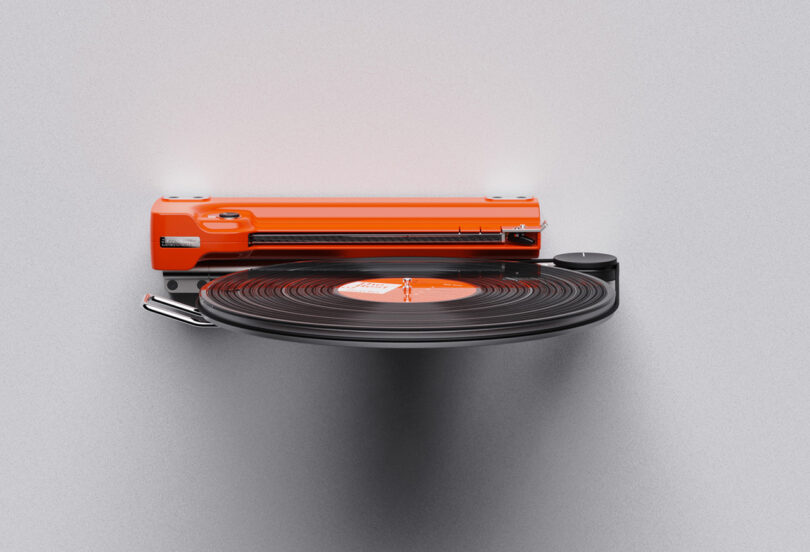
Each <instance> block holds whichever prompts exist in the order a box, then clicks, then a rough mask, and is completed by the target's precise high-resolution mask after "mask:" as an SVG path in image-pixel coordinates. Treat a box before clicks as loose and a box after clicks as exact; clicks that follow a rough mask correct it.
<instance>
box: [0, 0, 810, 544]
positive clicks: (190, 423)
mask: <svg viewBox="0 0 810 552" xmlns="http://www.w3.org/2000/svg"><path fill="white" fill-rule="evenodd" d="M228 4H229V3H222V4H219V5H216V4H210V3H199V4H190V3H188V4H187V5H184V6H181V5H179V4H177V5H172V6H166V5H164V3H162V2H155V3H148V4H147V3H135V4H124V3H120V4H116V3H90V2H87V3H83V5H82V6H80V7H68V5H67V4H65V3H58V2H57V3H50V5H46V4H44V3H43V4H41V5H36V4H33V3H30V2H20V3H17V2H3V3H2V7H1V8H0V9H1V10H2V11H1V12H0V21H1V22H2V23H1V25H2V27H1V31H0V116H2V121H0V140H2V143H1V144H0V156H2V159H1V162H0V178H2V196H0V197H1V198H2V216H3V224H2V241H1V242H0V247H2V264H0V271H2V276H1V278H2V283H3V295H2V309H3V316H2V318H0V339H1V340H2V359H1V360H0V363H1V365H2V366H0V549H2V550H71V551H72V550H138V551H141V550H189V551H192V550H193V551H200V550H239V551H241V550H274V551H276V550H278V551H297V550H338V551H342V550H346V551H349V550H351V551H357V550H373V551H379V550H386V551H387V550H392V551H398V550H428V551H432V550H442V551H453V550H465V551H471V550H476V551H478V550H503V551H511V550H514V551H518V550H520V551H524V550H600V551H601V550H622V551H625V550H780V551H781V550H807V549H808V548H810V523H809V522H808V520H809V519H810V507H808V500H809V499H808V496H810V474H809V473H808V472H809V471H810V442H809V435H808V422H810V400H809V399H808V392H810V374H808V360H807V359H808V353H810V347H808V339H807V335H806V334H807V329H808V322H809V320H808V312H810V304H808V291H807V289H808V288H807V283H806V274H807V269H808V268H810V263H809V262H808V258H809V257H808V247H807V246H808V237H807V235H808V225H807V219H808V217H807V206H808V204H810V194H809V193H808V174H810V171H809V170H808V169H810V162H809V161H808V154H807V152H808V147H810V139H809V138H808V129H809V128H810V107H809V102H808V86H810V76H808V59H810V45H809V42H808V39H807V29H808V28H810V12H809V11H808V4H807V3H806V2H795V3H789V2H770V3H753V2H749V3H745V2H714V3H691V5H686V3H678V2H673V3H667V2H664V3H648V2H581V3H575V4H574V3H572V4H568V3H562V2H559V3H534V2H526V3H492V4H484V3H467V2H464V3H451V2H445V3H441V4H440V5H432V4H428V3H421V2H398V3H394V2H385V3H383V2H344V3H323V4H322V5H320V4H310V3H299V2H287V3H275V4H267V5H264V4H256V5H253V6H243V7H234V6H230V5H228ZM189 190H199V191H203V192H208V193H213V194H220V195H223V194H234V195H239V194H245V195H266V196H272V195H304V196H306V195H312V196H318V195H328V196H339V195H427V196H433V195H462V194H466V195H483V194H486V193H493V192H495V191H499V192H529V193H533V194H536V195H537V196H538V197H539V199H540V201H541V205H542V208H543V212H544V216H545V217H546V218H547V219H548V221H549V222H550V225H551V226H550V228H549V230H548V232H547V233H546V239H545V247H544V253H546V254H554V253H558V252H563V251H568V250H581V249H585V250H596V251H607V252H612V253H615V254H617V255H618V256H619V257H620V259H621V261H622V263H623V265H622V266H623V292H624V293H623V300H624V302H623V305H622V308H621V309H620V311H619V312H618V314H617V315H616V316H615V317H614V318H613V319H612V320H611V321H610V322H608V323H607V324H603V325H601V326H599V327H596V328H593V329H591V330H589V331H584V332H581V333H578V334H575V335H570V336H566V337H561V338H558V339H553V340H547V341H541V342H533V343H523V344H517V345H504V346H492V347H483V348H477V349H466V350H448V351H441V350H438V351H411V352H402V351H389V352H385V351H377V352H375V351H365V350H344V349H339V348H330V347H321V346H307V345H301V344H293V343H284V342H276V341H272V340H263V339H259V338H254V337H243V336H241V335H236V334H231V333H229V332H226V331H222V330H211V331H204V330H195V329H193V328H189V327H184V326H182V325H180V324H176V323H173V322H172V321H169V320H166V319H162V318H159V317H155V316H151V315H149V314H148V313H146V312H144V311H143V310H142V309H141V308H140V307H139V301H140V299H141V297H142V295H143V293H144V292H147V291H153V292H154V291H159V290H160V289H161V279H160V276H159V274H158V273H156V272H154V271H152V270H151V269H150V267H149V254H148V247H147V240H148V212H149V208H150V205H151V203H152V201H153V200H154V199H155V198H156V197H157V196H159V195H161V194H163V193H166V192H178V191H189Z"/></svg>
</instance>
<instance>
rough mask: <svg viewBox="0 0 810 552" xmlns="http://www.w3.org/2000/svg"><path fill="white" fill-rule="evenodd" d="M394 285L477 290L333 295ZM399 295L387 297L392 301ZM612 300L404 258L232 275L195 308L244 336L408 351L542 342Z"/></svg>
mask: <svg viewBox="0 0 810 552" xmlns="http://www.w3.org/2000/svg"><path fill="white" fill-rule="evenodd" d="M392 279H394V280H392ZM400 279H405V280H410V279H415V280H419V279H423V280H424V281H433V280H432V279H436V280H442V281H451V282H459V286H463V287H467V288H469V287H472V286H474V287H475V288H476V289H475V293H473V294H471V295H469V294H468V295H465V296H464V297H462V298H459V299H453V300H438V301H435V302H434V301H425V302H407V301H408V300H407V299H406V300H405V301H402V302H378V301H369V300H358V299H357V298H352V297H350V296H347V294H343V293H341V292H339V291H338V289H339V288H341V286H344V289H346V288H345V286H347V285H356V284H358V282H366V281H368V282H377V281H385V282H389V281H398V280H400ZM376 285H379V284H376ZM408 285H409V284H407V283H406V284H405V287H407V286H408ZM394 287H396V288H401V286H394ZM417 291H418V290H417ZM402 292H403V290H402V289H394V290H393V291H391V292H390V293H394V294H397V295H396V296H397V297H399V295H398V294H401V293H402ZM386 293H389V292H387V291H386ZM616 303H617V302H616V296H615V292H614V289H613V287H612V286H611V285H609V284H608V283H606V282H604V281H602V280H600V279H598V278H595V277H593V276H590V275H588V274H584V273H582V272H579V271H575V270H568V269H562V268H557V267H552V266H541V265H538V264H536V263H530V262H520V261H488V260H475V259H430V258H413V257H407V258H385V259H346V260H330V261H300V262H294V263H284V264H278V265H272V266H266V267H261V268H256V269H250V270H245V271H242V272H236V273H232V274H228V275H226V276H223V277H221V278H218V279H216V280H213V281H211V282H209V283H208V284H207V285H205V286H204V287H203V288H202V290H201V291H200V296H199V300H198V307H199V310H200V312H201V313H202V315H203V316H204V317H205V318H206V319H208V320H210V321H212V322H214V323H216V324H217V325H220V326H229V327H232V328H234V329H240V330H243V331H248V332H251V333H258V334H262V335H268V336H272V337H286V338H289V339H296V340H304V341H329V342H339V343H340V344H355V345H366V346H369V345H371V346H374V345H386V346H406V347H407V346H431V345H438V346H447V345H453V344H470V342H471V341H480V342H492V341H502V340H515V339H526V338H536V337H541V336H542V335H543V334H555V333H559V332H561V331H563V330H567V329H571V328H574V327H577V326H581V325H584V324H588V323H591V322H595V321H597V320H600V319H603V318H606V317H607V316H609V315H610V314H611V313H612V312H613V311H614V310H615V308H616V306H617V304H616Z"/></svg>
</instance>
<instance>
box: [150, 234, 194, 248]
mask: <svg viewBox="0 0 810 552" xmlns="http://www.w3.org/2000/svg"><path fill="white" fill-rule="evenodd" d="M160 247H184V248H191V249H196V248H198V247H200V237H199V236H160Z"/></svg>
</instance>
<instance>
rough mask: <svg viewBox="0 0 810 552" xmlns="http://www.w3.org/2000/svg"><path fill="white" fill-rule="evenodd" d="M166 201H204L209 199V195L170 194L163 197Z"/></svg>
mask: <svg viewBox="0 0 810 552" xmlns="http://www.w3.org/2000/svg"><path fill="white" fill-rule="evenodd" d="M163 199H165V200H167V201H205V200H206V199H211V196H210V195H205V194H190V195H189V194H171V195H165V196H163Z"/></svg>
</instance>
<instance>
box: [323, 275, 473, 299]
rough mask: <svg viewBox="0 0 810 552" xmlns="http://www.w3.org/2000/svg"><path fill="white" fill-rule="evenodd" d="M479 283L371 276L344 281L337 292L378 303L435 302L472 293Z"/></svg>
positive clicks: (351, 297)
mask: <svg viewBox="0 0 810 552" xmlns="http://www.w3.org/2000/svg"><path fill="white" fill-rule="evenodd" d="M477 291H478V286H476V285H474V284H470V283H468V282H460V281H458V280H445V279H443V278H407V277H406V278H372V279H368V280H356V281H354V282H349V283H348V284H343V285H342V286H340V287H339V288H337V292H338V293H339V294H340V295H342V296H343V297H348V298H349V299H359V300H360V301H375V302H377V303H437V302H440V301H454V300H456V299H464V298H465V297H470V296H471V295H475V293H476V292H477Z"/></svg>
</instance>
